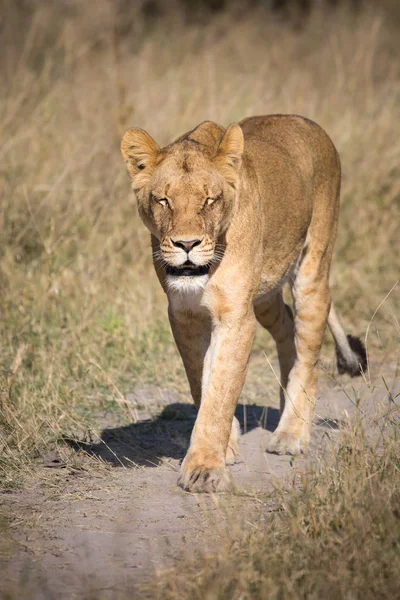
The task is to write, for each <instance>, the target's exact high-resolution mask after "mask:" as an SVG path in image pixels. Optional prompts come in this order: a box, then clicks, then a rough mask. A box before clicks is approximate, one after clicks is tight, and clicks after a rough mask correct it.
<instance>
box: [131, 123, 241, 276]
mask: <svg viewBox="0 0 400 600" xmlns="http://www.w3.org/2000/svg"><path fill="white" fill-rule="evenodd" d="M242 152H243V135H242V132H241V129H240V127H239V126H237V125H233V126H231V127H230V128H229V129H228V130H227V132H226V133H225V135H224V136H223V138H222V140H221V141H220V143H219V144H218V146H217V147H216V148H212V147H211V148H210V147H209V146H204V145H201V144H198V143H196V142H193V141H190V140H184V141H181V142H177V143H175V144H172V145H171V146H168V147H167V148H165V149H163V150H161V149H160V148H159V147H158V146H157V145H156V144H155V142H154V141H153V140H152V138H151V137H150V136H149V135H148V134H147V133H145V132H144V131H142V130H137V129H133V130H129V131H128V132H127V133H126V134H125V136H124V138H123V141H122V153H123V155H124V158H125V160H126V161H127V163H128V170H129V172H130V175H131V177H132V180H133V189H134V191H135V193H136V196H137V199H138V206H139V213H140V216H141V218H142V220H143V221H144V223H145V225H146V226H147V227H148V229H149V230H150V231H151V232H152V234H153V235H155V236H156V237H157V239H158V240H159V241H160V251H159V256H157V257H155V258H156V260H157V259H158V260H160V261H162V262H163V264H164V266H165V268H166V271H167V273H170V274H178V273H179V274H184V275H186V274H188V275H190V274H205V273H207V271H208V269H209V267H210V266H211V264H212V263H214V262H217V261H218V260H219V259H220V258H221V257H222V249H221V248H220V247H219V246H218V239H219V238H220V237H221V235H222V234H223V233H224V231H225V230H226V229H227V227H228V225H229V222H230V220H231V218H232V215H233V213H234V211H235V208H236V197H237V191H236V190H237V183H238V171H239V167H240V159H241V154H242Z"/></svg>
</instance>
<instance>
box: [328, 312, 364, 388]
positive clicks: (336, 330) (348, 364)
mask: <svg viewBox="0 0 400 600" xmlns="http://www.w3.org/2000/svg"><path fill="white" fill-rule="evenodd" d="M328 325H329V329H330V330H331V332H332V335H333V338H334V340H335V345H336V361H337V367H338V371H339V373H340V374H342V373H348V374H349V375H351V377H357V375H361V374H362V373H363V372H364V371H365V370H366V369H367V353H366V351H365V347H364V344H363V343H362V341H361V340H360V338H358V337H354V336H353V335H346V333H345V332H344V329H343V327H342V324H341V322H340V319H339V317H338V314H337V312H336V310H335V307H334V306H333V303H332V305H331V309H330V311H329V317H328Z"/></svg>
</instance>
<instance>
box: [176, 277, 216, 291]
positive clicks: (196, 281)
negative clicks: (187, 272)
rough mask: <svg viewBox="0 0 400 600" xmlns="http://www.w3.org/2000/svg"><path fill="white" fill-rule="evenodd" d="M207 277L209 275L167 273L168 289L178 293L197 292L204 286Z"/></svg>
mask: <svg viewBox="0 0 400 600" xmlns="http://www.w3.org/2000/svg"><path fill="white" fill-rule="evenodd" d="M208 278H209V275H197V276H194V277H189V276H185V277H176V276H174V275H167V285H168V290H170V291H171V292H179V293H180V294H187V293H190V294H198V293H199V292H201V291H203V290H204V288H205V287H206V285H207V281H208Z"/></svg>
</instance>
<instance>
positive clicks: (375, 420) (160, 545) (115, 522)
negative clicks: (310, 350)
mask: <svg viewBox="0 0 400 600" xmlns="http://www.w3.org/2000/svg"><path fill="white" fill-rule="evenodd" d="M385 373H386V374H385V381H386V385H388V386H389V387H390V389H391V390H392V397H391V398H390V397H389V394H388V391H387V389H386V386H385V384H384V383H383V382H382V370H381V369H377V374H376V376H375V378H374V380H373V384H371V385H370V386H367V385H366V383H365V382H364V381H363V380H362V379H358V380H343V379H342V380H341V382H340V385H335V384H334V383H332V381H331V380H330V378H329V377H328V376H324V375H323V376H322V377H321V385H320V392H319V395H320V399H319V402H318V404H317V411H316V412H317V416H316V419H315V426H314V429H313V435H312V445H311V453H310V455H309V457H308V458H304V457H302V458H295V459H292V458H290V457H286V456H285V457H281V456H274V455H268V454H266V453H265V452H264V448H265V446H266V444H267V440H268V436H269V435H270V434H271V433H270V432H271V431H273V429H274V427H275V426H276V423H277V419H278V411H277V408H276V406H268V407H267V406H261V405H256V406H246V407H244V406H243V405H240V406H239V407H238V411H237V415H238V417H239V419H240V421H241V425H242V430H243V431H244V434H243V436H242V440H241V452H242V458H243V462H242V463H240V464H237V465H234V466H233V467H232V468H231V471H232V473H233V475H234V478H235V482H236V485H237V491H236V493H234V494H224V495H221V496H218V497H210V496H205V495H193V494H188V493H185V492H183V491H182V490H180V489H179V488H178V487H177V486H176V479H177V472H178V470H179V462H180V459H181V458H182V456H183V455H184V449H185V447H186V446H187V443H188V439H189V435H190V431H191V428H192V426H193V422H194V417H195V415H194V411H193V408H192V406H191V405H187V404H184V403H180V402H177V401H176V400H177V399H176V398H172V402H171V397H170V395H168V393H165V391H163V390H161V391H160V390H158V395H159V399H158V400H159V407H158V416H154V414H153V415H152V418H151V419H149V414H148V413H143V412H142V413H140V412H139V417H140V419H139V421H138V423H135V424H133V425H128V426H125V427H111V426H109V427H107V428H105V429H103V433H102V436H101V437H102V440H101V441H97V442H96V441H95V442H92V443H90V444H86V445H85V446H84V447H85V450H86V451H88V452H89V454H90V456H87V455H86V454H84V453H83V452H82V449H81V447H80V444H78V443H76V442H70V444H71V446H72V447H73V448H74V450H76V451H77V457H78V458H77V463H76V464H67V465H66V466H65V468H49V467H48V466H45V465H46V464H47V465H50V464H51V460H52V457H45V459H44V464H41V465H40V466H38V467H37V469H36V470H35V472H34V473H32V477H31V478H30V480H29V481H28V482H27V483H26V485H25V487H24V489H22V490H19V491H17V490H16V491H8V490H5V491H4V492H3V493H2V494H1V495H0V499H1V501H2V504H3V513H4V515H5V518H6V520H7V523H8V525H9V527H8V534H7V535H5V537H4V536H3V540H2V542H1V543H0V568H1V569H2V571H3V574H4V575H3V576H2V578H1V583H0V592H1V589H2V587H1V586H3V592H4V590H5V589H6V587H7V586H8V588H9V587H10V586H11V589H12V586H13V585H14V584H18V585H21V584H22V585H25V586H26V588H25V589H26V591H25V592H24V597H25V598H52V597H57V598H58V599H60V598H61V599H63V598H82V597H83V593H82V589H85V597H88V595H89V591H90V590H91V591H93V592H94V593H95V597H96V598H108V597H109V598H114V597H115V596H116V595H117V593H118V590H119V589H120V588H123V587H124V584H125V582H126V581H127V580H129V581H134V582H138V583H140V582H143V581H145V580H146V579H147V578H151V577H152V576H153V574H154V571H155V570H158V569H162V568H165V567H168V566H171V565H177V564H180V563H179V561H181V560H182V559H183V558H184V557H185V556H193V553H194V549H195V548H197V549H198V550H200V551H202V552H206V551H212V550H213V549H215V548H216V547H217V546H218V543H219V541H220V540H221V538H222V537H224V536H226V535H228V534H229V531H231V530H232V529H234V528H235V527H237V526H238V525H240V526H249V527H251V526H252V525H253V524H254V523H256V522H258V521H259V520H260V518H262V519H265V518H268V507H269V505H270V502H271V500H270V499H269V492H270V491H271V490H272V489H273V486H274V485H276V484H278V485H293V482H294V481H295V480H296V476H298V473H299V472H300V471H301V470H304V468H305V466H306V465H307V462H308V461H309V460H313V461H317V460H318V459H319V458H320V457H321V456H322V455H323V453H324V452H325V451H327V449H329V448H332V445H334V444H335V443H336V442H337V440H338V438H339V436H340V431H341V429H343V428H344V427H346V426H348V424H349V422H351V420H353V419H354V418H357V417H358V416H360V415H362V416H364V417H365V422H366V423H368V426H369V428H370V433H371V435H375V434H377V432H379V431H380V430H381V429H382V427H385V426H386V425H387V424H388V423H389V421H390V416H391V415H392V413H393V410H394V409H395V403H397V404H398V403H399V397H397V399H395V403H394V402H393V398H394V397H395V396H396V394H398V393H399V390H400V382H399V379H398V378H397V375H396V373H395V369H394V367H393V368H386V370H385ZM257 381H258V384H257V385H262V386H263V389H264V392H263V395H264V396H265V395H266V394H265V389H266V388H268V387H269V386H270V387H271V388H272V387H273V388H274V395H270V394H267V396H270V397H276V382H275V381H274V378H273V377H271V376H270V375H268V378H267V380H266V379H265V377H264V380H261V381H259V380H257ZM255 386H256V384H255V383H254V381H253V383H251V380H250V382H249V383H248V384H247V387H246V388H245V390H244V394H243V398H251V397H254V396H256V395H257V394H258V389H255ZM256 387H257V386H256ZM137 393H140V394H142V396H143V395H144V396H146V395H147V396H151V394H153V395H154V389H152V388H148V389H143V390H140V391H139V392H136V394H137ZM160 398H161V401H160ZM174 400H175V401H174ZM149 405H151V402H149ZM154 410H156V409H154ZM383 415H384V416H383ZM53 458H54V457H53ZM99 458H100V459H101V461H99ZM260 506H262V507H263V510H262V511H260V510H259V508H260ZM265 507H267V509H265ZM271 508H273V507H271Z"/></svg>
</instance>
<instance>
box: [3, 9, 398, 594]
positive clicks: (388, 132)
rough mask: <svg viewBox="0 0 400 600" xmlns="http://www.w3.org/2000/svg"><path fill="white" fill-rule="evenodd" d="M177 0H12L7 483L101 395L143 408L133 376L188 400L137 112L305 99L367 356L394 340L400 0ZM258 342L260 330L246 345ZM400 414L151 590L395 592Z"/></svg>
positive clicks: (164, 120) (85, 415)
mask: <svg viewBox="0 0 400 600" xmlns="http://www.w3.org/2000/svg"><path fill="white" fill-rule="evenodd" d="M150 4H152V6H150ZM158 4H160V7H159V6H158ZM178 4H179V3H171V4H168V5H167V4H166V3H165V4H163V3H135V2H127V1H126V2H112V1H107V0H98V1H97V2H96V3H91V2H79V1H78V0H70V1H69V2H61V1H60V2H57V3H55V2H50V1H42V2H33V1H28V0H25V1H23V2H22V1H19V2H16V1H15V2H13V1H11V0H3V1H2V2H1V16H0V39H1V45H0V46H1V49H2V51H1V53H0V70H1V86H0V139H1V144H0V200H1V211H0V283H1V295H0V311H1V320H0V340H1V341H0V359H1V372H0V378H1V380H0V481H1V486H2V487H3V488H9V487H15V486H20V485H23V483H24V477H25V474H26V473H27V472H28V471H29V469H30V468H31V465H32V461H34V460H35V459H36V458H37V457H38V456H40V455H41V454H42V453H43V451H44V450H45V449H47V448H49V447H52V446H55V445H57V444H62V442H61V440H62V438H64V437H67V436H71V435H73V434H74V432H75V431H76V430H77V429H79V430H80V431H82V430H83V431H98V429H99V424H98V421H97V420H96V419H97V415H98V414H99V413H100V412H101V411H104V410H114V411H115V412H116V414H118V418H119V419H120V420H121V422H129V421H130V420H132V419H134V418H135V414H134V407H133V408H132V405H131V404H129V403H128V402H127V401H126V394H127V393H128V392H130V391H132V390H133V389H135V387H136V386H139V385H143V384H149V383H150V384H154V385H157V386H164V387H165V386H169V387H170V388H171V389H175V390H177V391H178V392H180V393H181V394H182V396H183V397H186V398H187V400H188V401H189V395H188V386H187V383H186V381H185V377H184V373H183V368H182V365H181V360H180V358H179V356H178V354H177V352H176V350H175V347H174V344H173V341H172V336H171V334H170V331H169V325H168V320H167V314H166V301H165V298H164V296H163V293H162V291H161V289H160V288H159V285H158V283H157V282H156V277H155V275H154V273H153V270H152V266H151V252H150V249H149V235H148V233H147V231H146V230H145V228H144V226H143V225H142V224H141V222H140V219H139V217H138V214H137V210H136V205H135V201H134V198H133V196H132V194H131V192H130V185H129V180H128V176H127V174H126V170H125V168H124V165H123V161H122V158H121V156H120V153H119V142H120V138H121V135H122V133H123V131H124V130H125V129H126V128H128V127H129V126H133V125H135V126H139V127H142V128H143V129H146V130H148V131H149V132H150V133H151V135H152V136H153V137H154V138H155V139H156V140H157V141H158V142H159V143H160V144H166V143H168V142H170V141H172V140H173V139H174V138H175V137H177V136H178V135H179V134H181V133H182V132H184V131H186V130H188V129H190V128H191V127H193V126H194V125H196V124H198V123H200V122H201V121H202V120H205V119H210V120H215V121H217V122H219V123H221V124H223V125H227V124H229V123H231V122H233V121H237V120H240V119H241V118H243V117H245V116H248V115H251V114H267V113H297V114H301V115H304V116H307V117H309V118H311V119H314V120H315V121H317V122H318V123H319V124H320V125H322V127H324V128H325V129H326V131H327V132H328V133H329V134H330V136H331V137H332V139H333V141H334V143H335V145H336V147H337V148H338V150H339V153H340V156H341V160H342V166H343V186H342V209H341V218H340V226H339V233H338V240H337V245H336V252H335V258H334V264H333V268H332V278H331V282H332V290H333V295H334V298H335V299H336V304H337V307H338V309H339V310H340V313H341V314H342V316H343V322H344V324H345V326H346V328H347V329H348V330H350V331H353V332H355V333H358V334H361V335H362V336H363V337H364V338H365V337H367V346H368V352H369V356H370V359H371V362H372V363H374V364H378V363H382V362H385V361H386V362H388V361H389V362H390V363H391V364H396V363H397V361H398V356H399V354H398V353H399V337H400V325H399V321H398V315H399V314H400V289H399V286H396V282H397V280H398V278H399V272H400V252H399V222H400V177H399V176H400V166H399V164H400V162H399V159H400V141H399V140H400V61H399V52H400V13H399V11H398V9H397V3H395V2H392V3H391V2H386V3H385V2H383V3H373V2H365V3H361V2H360V3H355V4H354V3H346V2H342V3H340V2H338V3H332V2H326V3H325V2H322V1H321V2H314V3H313V2H311V3H307V10H305V11H304V10H303V9H301V10H299V9H298V7H296V3H290V2H289V3H281V4H282V5H284V6H278V5H279V3H276V4H277V5H276V6H275V10H271V6H270V5H269V4H263V3H262V2H252V3H249V4H247V3H231V4H230V3H225V4H224V6H221V7H220V8H219V9H218V10H214V9H213V10H211V9H210V8H209V7H208V8H207V7H206V9H204V10H201V11H200V13H201V14H200V13H199V14H198V16H197V17H196V18H194V16H193V15H194V13H193V12H192V10H191V9H192V7H191V6H190V3H186V4H187V5H186V8H185V10H181V7H180V6H179V5H178ZM292 5H293V6H292ZM291 7H292V8H293V10H294V13H293V14H294V17H293V18H292V8H291ZM196 14H197V13H196ZM299 15H300V16H299ZM326 343H327V348H326V350H327V351H329V352H332V346H331V342H330V340H329V339H327V342H326ZM265 349H266V350H267V352H268V353H269V354H270V355H272V354H273V346H272V344H271V342H270V341H269V340H268V338H267V336H265V335H264V333H262V332H260V333H259V334H258V337H257V340H256V344H255V350H254V351H255V352H261V351H264V350H265ZM398 435H399V430H398V426H396V424H395V423H394V424H393V429H392V430H391V435H390V440H389V441H388V443H387V444H386V445H385V444H384V445H383V447H381V450H380V451H379V452H374V451H373V449H372V448H371V447H370V446H369V444H368V443H367V442H366V441H365V440H363V441H362V443H361V442H360V441H359V442H357V441H356V440H355V438H351V439H349V440H347V441H346V442H343V446H342V452H341V453H340V454H339V456H337V457H336V459H335V460H336V462H335V460H333V459H331V462H329V460H327V463H326V465H324V467H323V469H322V471H321V472H318V473H314V474H311V475H310V477H309V479H305V480H304V482H303V484H304V485H303V486H302V488H301V491H300V492H299V491H297V492H296V493H295V494H294V493H293V495H290V497H288V496H282V497H281V498H279V497H278V496H277V498H276V503H277V504H276V505H277V506H279V507H280V508H279V510H278V511H277V512H276V513H273V514H272V516H271V519H269V520H268V525H267V526H265V528H264V529H260V530H258V531H255V532H252V533H251V534H250V536H248V535H247V534H246V536H245V538H244V539H241V541H240V543H238V544H236V545H235V546H234V547H231V548H230V549H227V548H224V549H223V551H222V550H221V554H220V556H218V557H217V558H215V557H213V559H212V560H209V559H207V558H205V559H204V561H203V562H201V563H200V564H199V563H196V564H195V565H189V566H188V568H187V570H186V571H185V577H183V576H178V574H174V575H173V576H172V575H171V574H170V575H169V579H168V581H167V582H165V581H164V580H163V581H164V582H163V587H162V592H161V591H160V590H161V588H157V587H156V588H154V589H153V590H152V592H149V593H152V594H155V595H157V594H159V595H160V597H163V598H169V597H170V598H180V597H182V598H199V599H200V598H210V599H211V598H238V599H239V598H241V599H246V598H324V597H332V598H339V597H346V598H359V597H365V598H395V597H397V595H398V590H399V589H400V581H399V573H400V568H399V565H400V555H399V552H400V550H399V538H400V520H399V514H398V507H399V504H400V483H399V479H400V478H399V468H400V462H399V460H400V459H399V456H400V455H399V452H400V446H399V439H398ZM396 436H397V437H396ZM389 442H390V443H389ZM67 451H70V452H72V450H65V452H67ZM332 461H333V462H332ZM396 565H397V568H396ZM143 593H145V592H143Z"/></svg>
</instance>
